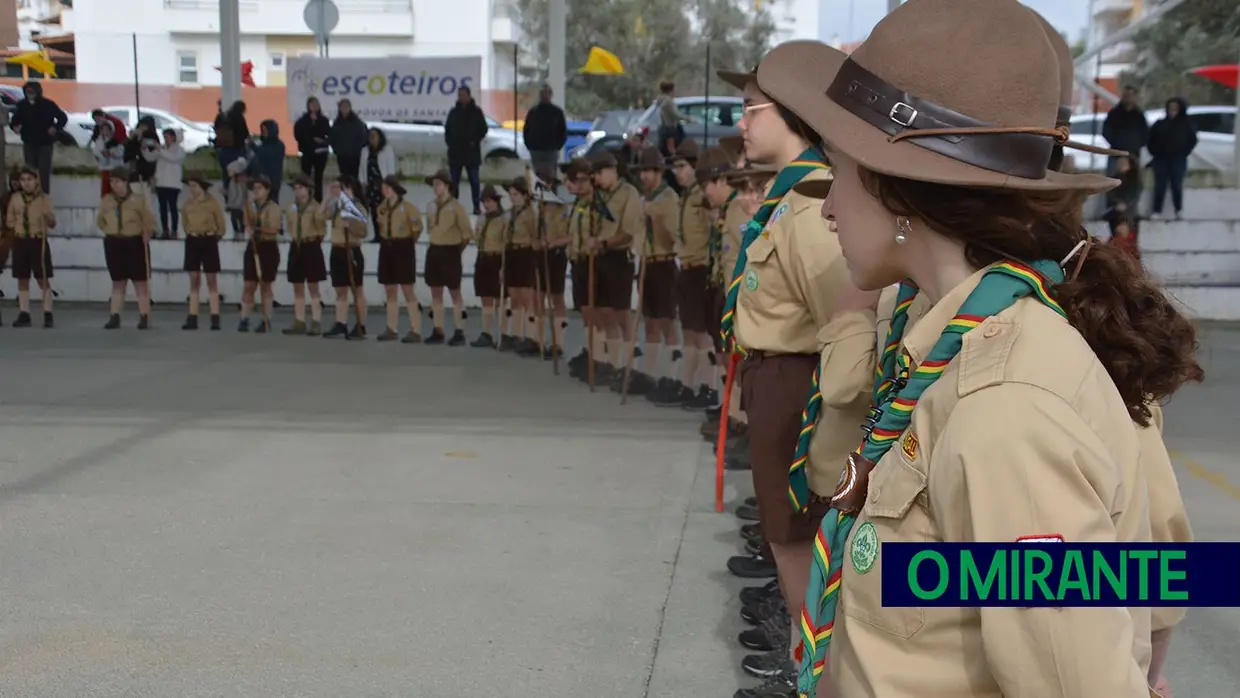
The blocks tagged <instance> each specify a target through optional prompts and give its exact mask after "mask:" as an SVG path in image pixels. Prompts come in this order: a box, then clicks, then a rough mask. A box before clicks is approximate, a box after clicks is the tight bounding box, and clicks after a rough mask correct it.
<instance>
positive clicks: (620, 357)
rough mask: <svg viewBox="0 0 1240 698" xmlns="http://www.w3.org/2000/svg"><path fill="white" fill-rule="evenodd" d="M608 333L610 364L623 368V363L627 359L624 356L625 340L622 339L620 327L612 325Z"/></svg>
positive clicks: (622, 334)
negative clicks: (609, 339) (609, 338)
mask: <svg viewBox="0 0 1240 698" xmlns="http://www.w3.org/2000/svg"><path fill="white" fill-rule="evenodd" d="M608 334H610V335H611V361H612V364H611V365H612V366H615V367H616V368H624V363H625V361H626V360H627V359H628V357H627V356H625V348H626V342H625V341H624V333H623V332H622V331H621V330H620V328H618V327H613V328H612V330H611V332H609V333H608Z"/></svg>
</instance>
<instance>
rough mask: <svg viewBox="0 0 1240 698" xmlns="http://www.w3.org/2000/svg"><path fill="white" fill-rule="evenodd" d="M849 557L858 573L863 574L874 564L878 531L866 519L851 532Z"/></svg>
mask: <svg viewBox="0 0 1240 698" xmlns="http://www.w3.org/2000/svg"><path fill="white" fill-rule="evenodd" d="M850 557H851V558H852V564H853V569H854V570H856V571H857V573H858V574H865V573H866V572H869V571H870V568H871V567H873V566H874V561H875V560H877V559H878V533H877V532H875V530H874V524H872V523H870V522H869V521H866V522H865V523H863V524H861V526H860V527H859V528H858V529H857V532H856V533H854V534H853V537H852V552H851V555H850Z"/></svg>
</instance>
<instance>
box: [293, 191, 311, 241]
mask: <svg viewBox="0 0 1240 698" xmlns="http://www.w3.org/2000/svg"><path fill="white" fill-rule="evenodd" d="M307 200H309V197H307ZM303 206H304V202H301V201H293V212H294V213H296V214H297V227H296V228H295V229H294V232H293V241H294V242H301V225H302V220H301V217H302V216H304V215H306V211H305V208H309V207H308V206H306V207H305V208H303Z"/></svg>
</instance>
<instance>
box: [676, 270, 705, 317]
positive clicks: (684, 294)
mask: <svg viewBox="0 0 1240 698" xmlns="http://www.w3.org/2000/svg"><path fill="white" fill-rule="evenodd" d="M709 277H710V268H709V267H707V266H706V265H705V264H703V265H701V266H696V267H690V268H688V269H681V270H680V277H679V278H678V279H677V280H676V296H677V300H678V301H679V306H680V307H679V310H680V326H681V327H682V328H684V331H685V332H701V333H705V332H707V331H708V329H709V327H710V325H709V324H708V321H707V319H706V316H707V315H709V314H710V311H711V308H713V307H714V304H713V303H712V302H711V300H710V298H709V297H708V295H707V284H708V283H709V281H710V279H709Z"/></svg>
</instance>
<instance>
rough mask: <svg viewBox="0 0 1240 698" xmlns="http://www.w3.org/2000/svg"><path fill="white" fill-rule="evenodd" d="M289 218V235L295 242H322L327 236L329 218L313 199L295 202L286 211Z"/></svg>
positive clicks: (286, 217)
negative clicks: (302, 202)
mask: <svg viewBox="0 0 1240 698" xmlns="http://www.w3.org/2000/svg"><path fill="white" fill-rule="evenodd" d="M284 217H285V219H287V220H288V236H289V237H290V238H291V239H292V240H293V242H322V240H323V238H324V237H327V219H326V218H324V217H323V210H322V209H321V208H319V205H318V204H316V203H315V202H314V200H313V199H311V200H309V201H306V203H305V204H299V203H297V202H295V201H294V202H293V203H291V204H289V207H288V209H287V210H285V212H284Z"/></svg>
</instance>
